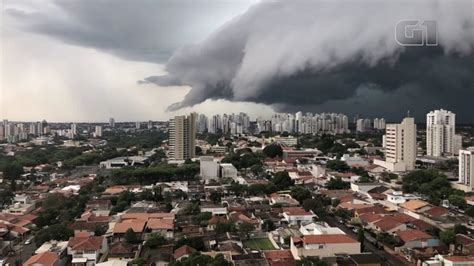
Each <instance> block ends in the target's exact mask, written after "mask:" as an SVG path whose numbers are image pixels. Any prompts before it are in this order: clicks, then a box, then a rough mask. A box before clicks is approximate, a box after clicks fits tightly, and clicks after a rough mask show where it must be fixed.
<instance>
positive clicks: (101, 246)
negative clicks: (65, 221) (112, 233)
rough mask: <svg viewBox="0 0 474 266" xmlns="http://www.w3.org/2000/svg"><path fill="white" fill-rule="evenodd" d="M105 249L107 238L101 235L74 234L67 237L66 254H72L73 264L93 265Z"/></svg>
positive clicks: (106, 248)
mask: <svg viewBox="0 0 474 266" xmlns="http://www.w3.org/2000/svg"><path fill="white" fill-rule="evenodd" d="M107 250H108V245H107V240H106V238H105V237H103V236H74V237H71V238H70V239H69V244H68V255H70V256H72V261H71V263H72V264H73V265H77V266H82V265H95V264H96V263H97V262H98V261H99V259H100V256H101V255H102V254H104V253H106V252H107Z"/></svg>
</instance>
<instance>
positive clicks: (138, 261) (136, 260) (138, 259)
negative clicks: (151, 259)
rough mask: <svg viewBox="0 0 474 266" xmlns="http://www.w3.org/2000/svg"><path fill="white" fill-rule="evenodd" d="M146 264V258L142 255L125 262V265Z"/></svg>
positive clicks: (139, 265)
mask: <svg viewBox="0 0 474 266" xmlns="http://www.w3.org/2000/svg"><path fill="white" fill-rule="evenodd" d="M146 264H147V262H146V260H145V259H144V258H142V257H139V258H136V259H134V260H132V261H129V262H128V263H127V265H130V266H144V265H146Z"/></svg>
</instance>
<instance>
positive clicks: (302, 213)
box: [282, 207, 316, 225]
mask: <svg viewBox="0 0 474 266" xmlns="http://www.w3.org/2000/svg"><path fill="white" fill-rule="evenodd" d="M282 215H283V219H284V220H285V221H286V222H287V223H288V224H293V225H300V224H301V223H302V222H312V221H313V218H314V217H316V215H315V214H314V213H313V212H312V211H311V210H310V211H306V210H305V209H303V208H301V207H287V208H282Z"/></svg>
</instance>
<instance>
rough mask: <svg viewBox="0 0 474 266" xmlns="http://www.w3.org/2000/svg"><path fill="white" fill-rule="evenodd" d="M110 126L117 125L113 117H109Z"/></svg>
mask: <svg viewBox="0 0 474 266" xmlns="http://www.w3.org/2000/svg"><path fill="white" fill-rule="evenodd" d="M109 127H111V128H114V127H115V119H113V118H110V119H109Z"/></svg>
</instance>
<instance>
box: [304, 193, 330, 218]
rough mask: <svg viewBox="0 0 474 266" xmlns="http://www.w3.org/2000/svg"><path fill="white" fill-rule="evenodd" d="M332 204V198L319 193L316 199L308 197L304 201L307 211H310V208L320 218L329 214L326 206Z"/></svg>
mask: <svg viewBox="0 0 474 266" xmlns="http://www.w3.org/2000/svg"><path fill="white" fill-rule="evenodd" d="M330 205H331V199H330V198H328V197H326V196H322V195H319V196H318V197H316V198H314V199H307V200H305V201H303V204H302V207H303V209H305V210H306V211H310V210H311V211H313V212H314V213H315V214H316V215H317V216H318V217H319V218H321V217H324V216H325V215H326V214H327V212H326V208H327V206H330Z"/></svg>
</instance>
